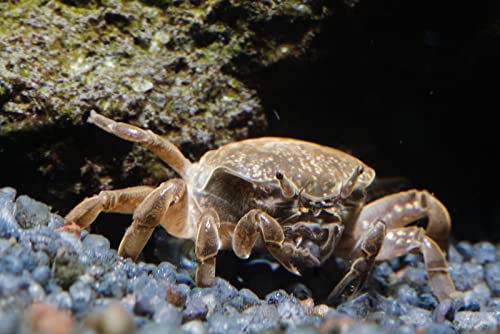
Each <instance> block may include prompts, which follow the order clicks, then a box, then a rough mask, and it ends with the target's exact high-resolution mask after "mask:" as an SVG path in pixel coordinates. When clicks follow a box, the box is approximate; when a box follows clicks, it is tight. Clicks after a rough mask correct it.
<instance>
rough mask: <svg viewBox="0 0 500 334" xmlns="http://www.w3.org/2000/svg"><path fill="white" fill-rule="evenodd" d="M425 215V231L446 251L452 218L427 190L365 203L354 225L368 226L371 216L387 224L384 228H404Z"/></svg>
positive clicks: (401, 193)
mask: <svg viewBox="0 0 500 334" xmlns="http://www.w3.org/2000/svg"><path fill="white" fill-rule="evenodd" d="M424 217H427V218H428V223H427V227H426V229H425V232H426V234H427V235H428V236H429V237H431V238H432V239H433V240H434V241H436V243H437V244H438V245H439V247H441V249H442V250H444V251H447V250H448V236H449V235H450V229H451V219H450V215H449V214H448V210H446V207H445V206H444V205H443V204H442V203H441V202H440V201H439V200H438V199H437V198H436V197H434V196H432V195H431V194H430V193H429V192H427V191H425V190H423V191H419V190H415V189H413V190H409V191H405V192H400V193H396V194H392V195H388V196H385V197H382V198H379V199H377V200H375V201H373V202H371V203H369V204H368V205H366V206H365V207H364V208H363V210H362V211H361V214H360V216H359V218H358V223H357V224H356V225H357V228H361V229H362V228H363V226H367V224H369V222H370V221H373V219H380V220H382V221H383V222H384V223H386V224H387V229H391V228H395V227H404V226H406V225H408V224H410V223H411V222H414V221H416V220H418V219H420V218H424Z"/></svg>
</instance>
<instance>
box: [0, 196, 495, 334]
mask: <svg viewBox="0 0 500 334" xmlns="http://www.w3.org/2000/svg"><path fill="white" fill-rule="evenodd" d="M15 195H16V193H15V190H14V189H12V188H0V333H2V334H3V333H17V332H22V330H24V328H23V327H22V326H23V321H24V320H23V319H25V313H26V312H27V311H26V310H25V309H28V306H29V305H30V304H32V303H33V302H38V303H43V305H45V306H43V307H45V308H49V307H52V308H55V309H56V310H57V312H65V313H64V314H67V315H71V319H72V320H71V322H70V325H65V326H66V328H67V329H68V327H71V326H73V325H72V324H73V322H74V321H76V322H78V323H79V325H78V326H79V327H78V328H79V330H80V331H81V332H82V333H94V332H98V333H109V334H121V333H152V334H154V333H163V332H166V331H168V332H169V333H193V334H212V333H224V334H229V333H233V332H238V331H244V332H250V333H260V332H264V331H267V332H268V333H274V332H276V331H278V330H279V332H280V333H287V334H290V333H291V334H317V333H319V332H325V330H326V331H327V329H328V328H337V329H340V328H342V330H343V331H344V332H345V331H347V332H349V333H353V334H360V333H398V334H406V333H408V334H413V333H415V332H416V331H418V333H428V334H447V333H455V332H458V331H462V332H467V331H477V330H483V331H492V330H494V329H496V328H497V327H495V326H497V324H498V321H499V319H500V311H499V305H500V302H499V300H500V286H499V285H500V282H499V278H498V277H500V262H499V261H498V259H499V257H498V256H497V251H498V250H500V248H498V247H495V246H494V245H492V244H491V243H488V242H482V243H477V244H472V243H469V242H459V243H458V244H455V245H452V247H451V249H450V254H449V255H450V273H451V276H452V278H453V279H454V280H455V281H456V285H457V288H458V289H459V290H460V291H463V292H464V294H463V299H462V306H460V307H458V312H457V313H456V314H455V318H454V320H453V321H452V322H450V321H447V320H445V321H444V322H442V323H435V322H433V321H434V320H433V319H434V318H433V314H434V312H435V309H436V308H437V307H438V306H439V305H441V304H438V302H437V300H436V298H435V296H434V295H433V293H432V291H431V289H430V287H429V285H428V278H427V273H426V271H425V267H424V264H423V262H422V257H421V255H419V254H416V255H415V254H409V255H405V256H403V257H401V258H398V259H394V260H391V261H388V262H382V263H380V264H377V266H376V267H375V268H374V270H373V274H372V275H371V276H370V277H369V279H368V283H367V284H368V285H370V284H371V286H370V288H369V289H366V290H362V293H361V294H359V295H358V296H353V298H352V299H351V300H349V301H347V302H344V303H342V304H340V305H335V307H336V308H327V307H326V306H325V308H326V311H325V312H323V313H322V314H323V316H319V315H318V314H316V315H315V313H314V312H311V310H314V309H315V307H316V306H317V305H315V304H314V302H315V301H314V300H313V299H311V305H309V307H308V308H304V306H303V305H305V304H301V303H300V302H299V301H298V299H296V298H295V297H294V296H293V295H291V294H290V293H289V292H287V291H285V290H276V291H273V292H271V293H269V294H267V295H266V296H265V297H264V298H259V297H258V296H257V295H256V294H255V293H254V292H252V291H251V290H249V289H246V288H243V289H240V290H238V289H236V288H235V287H234V286H232V285H231V284H230V283H228V281H226V280H224V279H221V278H219V277H217V278H216V279H215V281H214V284H213V286H211V287H209V288H195V287H194V281H193V276H192V270H188V269H186V268H183V269H179V268H176V267H175V266H174V265H172V264H170V263H168V262H162V263H160V264H158V265H154V264H148V263H144V262H140V263H134V262H133V261H132V260H130V259H122V258H119V257H118V256H117V255H116V250H113V249H111V248H110V242H109V241H108V239H106V238H104V237H103V236H101V235H96V234H92V233H88V232H87V231H84V230H83V231H82V232H81V234H80V238H78V237H76V235H73V234H70V233H54V231H53V229H54V228H57V227H60V226H62V224H63V223H64V220H63V219H62V218H61V217H60V216H58V215H55V214H52V213H50V208H49V207H48V206H47V205H45V204H43V203H40V202H37V201H36V200H32V199H30V198H29V197H27V196H19V197H18V198H17V199H16V198H15ZM497 248H498V249H497ZM311 291H314V290H313V289H311ZM364 291H369V293H366V292H364ZM457 305H458V304H457ZM7 307H8V310H9V311H8V312H6V308H7ZM14 310H15V311H14ZM116 319H121V320H120V321H116ZM450 319H452V318H451V317H450ZM367 321H371V323H368V322H367ZM24 332H26V331H24ZM26 333H27V334H31V333H30V332H29V331H28V332H26ZM78 333H80V332H78Z"/></svg>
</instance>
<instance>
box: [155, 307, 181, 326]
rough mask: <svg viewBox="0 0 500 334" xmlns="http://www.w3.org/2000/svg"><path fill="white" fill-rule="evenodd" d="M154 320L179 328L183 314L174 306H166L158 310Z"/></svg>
mask: <svg viewBox="0 0 500 334" xmlns="http://www.w3.org/2000/svg"><path fill="white" fill-rule="evenodd" d="M153 320H154V321H155V322H159V323H163V324H168V325H173V326H176V327H178V326H180V325H181V323H182V312H181V310H180V309H179V308H177V307H175V306H173V305H170V304H165V305H163V306H161V307H160V308H159V309H158V310H156V312H155V314H154V317H153Z"/></svg>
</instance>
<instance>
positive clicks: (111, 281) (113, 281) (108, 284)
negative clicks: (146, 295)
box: [94, 271, 127, 298]
mask: <svg viewBox="0 0 500 334" xmlns="http://www.w3.org/2000/svg"><path fill="white" fill-rule="evenodd" d="M94 289H95V290H96V291H97V292H98V293H100V294H101V295H103V296H105V297H114V298H122V297H123V296H124V295H125V293H126V291H127V280H126V277H125V274H124V273H123V274H121V273H120V272H113V271H112V272H108V273H106V274H104V275H103V276H102V277H100V278H99V280H98V281H97V282H95V283H94Z"/></svg>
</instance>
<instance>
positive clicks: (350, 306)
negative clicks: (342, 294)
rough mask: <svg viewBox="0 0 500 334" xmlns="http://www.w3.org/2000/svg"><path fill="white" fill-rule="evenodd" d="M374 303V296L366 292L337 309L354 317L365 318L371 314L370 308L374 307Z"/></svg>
mask: <svg viewBox="0 0 500 334" xmlns="http://www.w3.org/2000/svg"><path fill="white" fill-rule="evenodd" d="M373 304H374V300H373V298H371V297H370V296H369V295H368V294H367V293H364V294H362V295H360V296H358V297H356V298H354V299H352V300H350V301H348V302H346V303H344V304H342V305H339V307H338V308H337V310H338V311H339V312H341V313H345V314H347V315H348V316H350V317H352V318H355V319H361V318H365V317H366V316H367V315H368V314H369V312H370V310H372V308H373V307H372V305H373Z"/></svg>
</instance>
